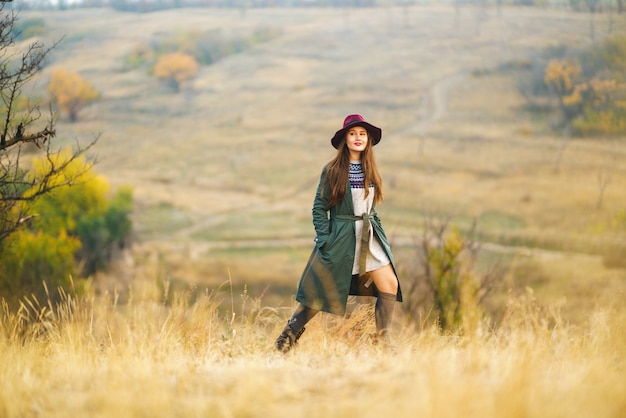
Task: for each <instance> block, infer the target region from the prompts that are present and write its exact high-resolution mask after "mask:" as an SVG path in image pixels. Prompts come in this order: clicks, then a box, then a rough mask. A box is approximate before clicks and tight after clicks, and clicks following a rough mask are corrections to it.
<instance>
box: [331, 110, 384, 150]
mask: <svg viewBox="0 0 626 418" xmlns="http://www.w3.org/2000/svg"><path fill="white" fill-rule="evenodd" d="M355 126H362V127H364V128H365V129H366V130H367V133H368V134H369V137H370V139H371V140H372V145H376V144H378V143H379V142H380V138H381V137H382V135H383V131H382V129H380V128H378V127H376V126H374V125H372V124H371V123H368V122H366V121H365V119H364V118H363V116H361V115H356V114H355V115H348V116H346V118H345V119H344V120H343V128H341V129H339V130H338V131H337V132H336V133H335V136H333V137H332V138H331V140H330V143H331V144H333V147H335V148H337V147H339V143H340V142H341V140H342V139H343V138H344V137H345V136H346V132H348V130H349V129H350V128H353V127H355Z"/></svg>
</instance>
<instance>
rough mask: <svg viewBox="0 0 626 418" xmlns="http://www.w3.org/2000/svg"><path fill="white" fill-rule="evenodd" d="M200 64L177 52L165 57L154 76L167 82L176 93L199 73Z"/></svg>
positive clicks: (162, 57) (158, 62)
mask: <svg viewBox="0 0 626 418" xmlns="http://www.w3.org/2000/svg"><path fill="white" fill-rule="evenodd" d="M198 68H199V65H198V62H197V61H196V59H195V58H194V57H193V56H191V55H188V54H184V53H181V52H175V53H171V54H166V55H163V56H161V57H160V58H159V60H158V61H157V63H156V64H155V66H154V75H155V76H156V77H157V78H159V79H161V80H165V81H167V82H168V83H169V84H170V85H171V86H172V87H173V88H174V89H175V90H176V91H178V90H179V89H180V85H181V84H183V83H185V82H186V81H189V80H191V79H192V78H194V77H195V76H196V74H197V73H198Z"/></svg>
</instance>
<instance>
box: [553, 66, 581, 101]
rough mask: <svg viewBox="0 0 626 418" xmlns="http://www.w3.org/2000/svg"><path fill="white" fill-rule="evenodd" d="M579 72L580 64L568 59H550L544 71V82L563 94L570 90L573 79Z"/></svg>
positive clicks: (559, 93) (572, 85) (560, 94)
mask: <svg viewBox="0 0 626 418" xmlns="http://www.w3.org/2000/svg"><path fill="white" fill-rule="evenodd" d="M580 73H581V68H580V65H579V64H578V63H576V62H572V61H569V60H556V59H555V60H551V61H550V63H548V66H547V67H546V69H545V72H544V82H545V83H546V85H547V86H549V87H550V88H552V89H554V91H555V92H556V93H557V94H558V95H559V96H563V95H565V94H567V93H569V92H571V91H572V89H573V88H574V81H575V80H576V77H578V76H579V75H580Z"/></svg>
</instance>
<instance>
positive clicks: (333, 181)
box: [324, 133, 383, 207]
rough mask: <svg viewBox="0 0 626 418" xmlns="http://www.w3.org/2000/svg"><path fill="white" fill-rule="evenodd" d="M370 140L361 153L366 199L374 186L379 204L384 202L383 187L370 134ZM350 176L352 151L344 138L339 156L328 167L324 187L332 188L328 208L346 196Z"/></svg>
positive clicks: (339, 148) (338, 151)
mask: <svg viewBox="0 0 626 418" xmlns="http://www.w3.org/2000/svg"><path fill="white" fill-rule="evenodd" d="M367 136H368V140H367V145H366V146H365V149H364V150H363V152H362V153H361V165H362V167H363V173H364V174H365V197H367V196H368V195H369V192H370V188H369V186H374V202H376V203H378V202H380V201H381V200H383V187H382V179H381V178H380V173H379V172H378V165H377V164H376V158H374V150H373V149H372V147H373V145H372V140H371V137H370V135H369V133H368V135H367ZM349 174H350V151H349V150H348V146H347V145H346V139H345V138H343V139H342V140H341V142H340V143H339V146H338V147H337V155H335V158H333V159H332V160H330V162H329V163H328V165H327V167H326V182H325V185H324V187H329V188H330V195H329V199H328V207H332V206H335V205H336V204H337V203H339V202H341V200H343V198H344V196H345V195H346V187H347V185H348V175H349Z"/></svg>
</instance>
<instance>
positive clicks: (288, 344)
mask: <svg viewBox="0 0 626 418" xmlns="http://www.w3.org/2000/svg"><path fill="white" fill-rule="evenodd" d="M303 332H304V328H302V329H301V330H300V332H298V333H297V334H296V333H294V332H293V330H292V329H291V327H290V326H289V324H287V325H286V326H285V328H284V329H283V332H281V333H280V335H279V336H278V338H276V341H275V342H274V346H275V347H276V349H277V350H278V351H280V352H281V353H283V354H285V353H287V352H288V351H289V350H291V349H292V348H294V347H295V346H296V345H297V344H298V340H299V339H300V336H301V335H302V333H303Z"/></svg>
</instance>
